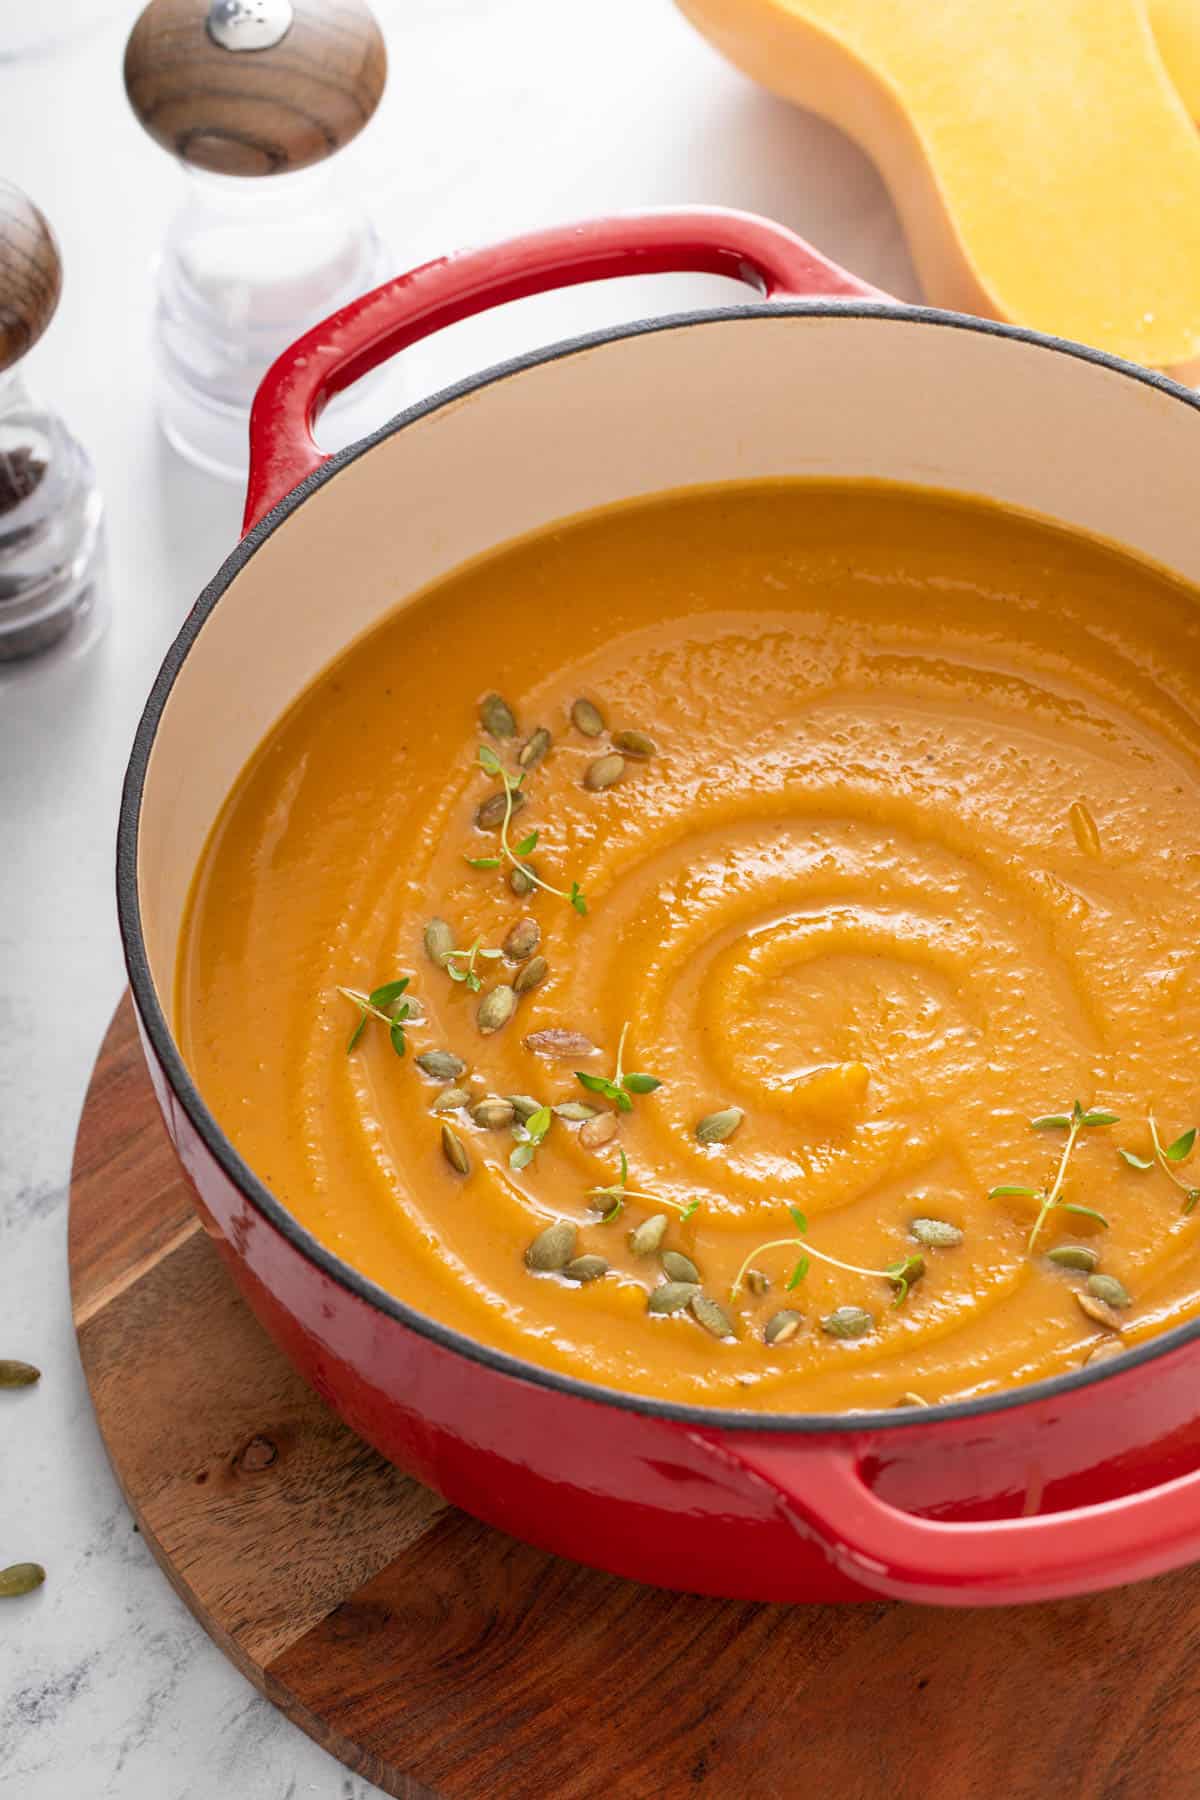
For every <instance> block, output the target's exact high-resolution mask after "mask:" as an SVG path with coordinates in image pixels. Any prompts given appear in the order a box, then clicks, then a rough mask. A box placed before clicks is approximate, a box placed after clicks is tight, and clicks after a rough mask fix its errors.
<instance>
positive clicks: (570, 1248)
mask: <svg viewBox="0 0 1200 1800" xmlns="http://www.w3.org/2000/svg"><path fill="white" fill-rule="evenodd" d="M578 1235H579V1230H578V1227H577V1226H575V1225H572V1224H571V1221H570V1220H569V1219H556V1220H555V1222H554V1224H553V1225H547V1226H546V1229H545V1230H544V1231H539V1232H538V1234H537V1236H536V1237H535V1238H534V1240H533V1242H532V1244H530V1246H529V1248H528V1250H526V1252H525V1261H526V1263H527V1265H528V1266H529V1268H531V1269H536V1270H537V1272H538V1273H539V1274H551V1273H554V1272H556V1271H557V1270H559V1269H565V1268H566V1266H567V1264H568V1263H569V1262H570V1260H571V1258H572V1257H573V1256H574V1254H575V1240H576V1238H577V1237H578Z"/></svg>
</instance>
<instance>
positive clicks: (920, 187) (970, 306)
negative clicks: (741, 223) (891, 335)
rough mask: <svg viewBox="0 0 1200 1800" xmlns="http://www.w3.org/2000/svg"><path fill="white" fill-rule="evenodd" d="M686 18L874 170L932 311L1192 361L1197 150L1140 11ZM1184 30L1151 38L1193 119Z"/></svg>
mask: <svg viewBox="0 0 1200 1800" xmlns="http://www.w3.org/2000/svg"><path fill="white" fill-rule="evenodd" d="M677 4H678V6H679V8H680V10H681V11H682V12H683V14H684V15H685V17H687V18H688V19H689V20H690V22H691V23H692V24H693V25H694V26H695V27H696V28H697V30H699V31H700V32H701V33H702V34H703V35H704V36H705V37H707V38H708V39H709V41H710V42H711V43H712V44H713V45H714V47H715V48H716V49H718V50H719V51H720V52H721V53H722V54H723V55H724V56H726V57H727V58H728V60H729V61H731V62H732V63H733V64H734V65H735V66H736V67H738V68H740V69H741V70H742V71H743V72H744V73H745V74H747V75H749V76H750V77H751V78H752V79H754V80H756V81H758V82H760V83H761V84H762V85H764V86H766V87H768V88H769V89H770V90H771V91H772V92H774V93H776V94H779V95H780V96H781V97H783V98H785V99H788V100H791V101H794V102H797V103H799V104H800V105H804V106H807V107H810V108H811V109H812V110H813V111H815V112H818V113H820V114H821V115H822V116H823V117H825V118H827V119H829V120H830V121H831V122H832V123H833V124H835V125H837V126H839V127H840V128H841V129H842V130H843V131H845V132H846V133H847V135H848V136H850V137H852V138H853V139H854V140H855V142H857V143H858V144H859V145H860V146H861V147H862V148H863V149H864V150H865V151H866V153H867V154H868V155H869V156H870V157H871V158H872V160H873V161H874V162H875V164H876V165H877V167H878V168H879V169H880V171H881V173H882V175H883V177H884V180H885V181H886V182H887V185H888V187H889V189H890V191H891V194H892V197H893V200H894V202H895V204H896V207H897V211H898V212H899V214H900V217H901V221H902V223H903V226H904V229H905V233H906V235H907V237H908V241H909V245H910V247H911V251H912V255H913V260H914V262H915V264H916V267H917V270H918V273H919V275H920V278H921V282H922V285H923V287H924V289H925V292H926V294H927V295H928V297H929V299H930V300H931V301H932V302H933V303H934V304H936V305H939V306H946V307H951V308H953V309H955V310H958V311H965V312H972V313H978V314H981V315H983V316H985V317H989V318H997V319H1005V320H1009V321H1011V322H1013V323H1016V324H1021V325H1027V326H1032V327H1033V328H1035V329H1037V330H1041V331H1046V332H1049V333H1050V334H1052V335H1054V336H1059V337H1066V338H1072V339H1075V340H1077V341H1080V342H1083V343H1088V344H1094V345H1096V346H1098V347H1100V348H1102V349H1105V350H1109V351H1112V352H1113V353H1115V354H1117V355H1120V356H1125V357H1128V358H1130V359H1131V360H1132V361H1135V362H1142V363H1149V364H1150V365H1152V366H1153V367H1157V368H1172V367H1178V366H1180V365H1188V364H1191V363H1194V362H1197V361H1200V135H1198V134H1197V131H1196V128H1195V125H1194V124H1193V122H1192V119H1191V117H1190V116H1189V112H1188V109H1187V107H1186V105H1185V103H1184V98H1183V97H1182V95H1181V93H1180V91H1179V90H1178V89H1177V88H1176V86H1175V85H1174V84H1173V82H1172V79H1171V77H1170V75H1168V73H1167V68H1166V65H1165V63H1164V61H1163V55H1162V54H1161V53H1160V49H1159V45H1158V43H1157V42H1156V39H1155V37H1154V35H1153V33H1152V31H1151V26H1150V22H1149V20H1148V18H1147V15H1146V12H1145V10H1144V8H1143V6H1142V5H1141V4H1139V0H1059V4H1057V5H1056V6H1047V5H1045V4H1044V0H1043V5H1042V6H1040V7H1039V6H1037V5H1034V4H1030V3H1029V0H929V4H927V5H926V6H925V7H923V8H921V9H911V8H901V7H899V6H896V5H894V4H892V3H891V0H677ZM1191 11H1192V8H1191V7H1190V5H1185V4H1184V3H1183V0H1160V19H1159V23H1160V25H1161V27H1162V29H1163V32H1164V41H1165V42H1166V43H1167V45H1168V46H1169V45H1171V44H1177V45H1178V46H1180V48H1179V49H1178V51H1177V55H1178V56H1179V57H1180V58H1183V57H1184V56H1185V53H1186V54H1187V55H1188V56H1190V57H1191V62H1190V63H1189V64H1188V65H1187V68H1188V69H1190V70H1192V71H1194V95H1195V98H1196V100H1197V102H1198V103H1200V28H1196V29H1194V30H1190V29H1189V17H1190V14H1191ZM956 33H957V34H958V38H959V41H960V49H959V52H958V54H957V56H956V57H955V58H953V59H951V58H949V57H948V56H947V54H946V44H947V43H948V42H950V41H952V40H953V39H954V37H955V34H956ZM1182 66H1183V64H1182V63H1181V67H1182ZM964 70H969V71H971V74H970V78H969V79H968V78H967V76H966V75H965V74H964V73H963V71H964ZM1191 91H1192V90H1191V89H1189V92H1191Z"/></svg>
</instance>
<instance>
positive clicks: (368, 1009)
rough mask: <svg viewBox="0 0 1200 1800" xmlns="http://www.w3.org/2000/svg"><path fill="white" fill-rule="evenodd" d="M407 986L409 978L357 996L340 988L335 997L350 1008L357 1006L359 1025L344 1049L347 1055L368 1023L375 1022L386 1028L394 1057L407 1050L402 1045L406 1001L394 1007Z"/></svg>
mask: <svg viewBox="0 0 1200 1800" xmlns="http://www.w3.org/2000/svg"><path fill="white" fill-rule="evenodd" d="M407 986H408V976H407V975H405V976H402V977H401V979H400V980H399V981H385V982H384V984H383V986H382V987H377V988H372V990H371V992H370V993H369V994H360V993H359V991H358V989H357V988H348V987H339V988H338V990H337V991H338V993H339V994H341V995H343V996H344V997H345V998H346V999H347V1000H349V1001H351V1002H352V1004H353V1005H355V1006H357V1007H358V1009H359V1011H358V1023H357V1025H355V1027H354V1030H353V1031H352V1032H351V1033H350V1041H349V1043H348V1044H347V1045H346V1055H347V1056H349V1055H350V1053H351V1051H352V1050H354V1049H355V1048H356V1047H357V1045H358V1040H359V1039H360V1038H361V1036H362V1034H363V1032H364V1031H365V1030H366V1029H367V1021H368V1019H378V1020H379V1022H380V1024H382V1025H386V1026H387V1028H388V1037H389V1038H390V1039H391V1044H392V1049H393V1050H394V1051H395V1052H396V1055H397V1056H403V1055H404V1052H405V1050H406V1048H407V1045H406V1044H405V1041H404V1021H405V1019H407V1017H408V1014H409V1005H408V1001H407V1000H405V1001H404V1002H403V1003H402V1004H401V1005H399V1006H397V1005H396V1002H397V1001H398V1000H399V999H400V996H401V994H402V993H403V992H404V990H405V988H406V987H407Z"/></svg>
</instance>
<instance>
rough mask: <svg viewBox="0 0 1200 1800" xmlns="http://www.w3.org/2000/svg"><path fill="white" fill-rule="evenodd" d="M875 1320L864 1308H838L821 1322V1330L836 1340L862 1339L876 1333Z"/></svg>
mask: <svg viewBox="0 0 1200 1800" xmlns="http://www.w3.org/2000/svg"><path fill="white" fill-rule="evenodd" d="M874 1329H875V1320H874V1318H873V1316H872V1315H871V1314H870V1313H869V1312H868V1311H867V1310H866V1308H865V1307H863V1306H838V1307H835V1308H834V1310H833V1312H831V1313H827V1314H826V1315H825V1317H824V1318H823V1319H822V1320H821V1330H822V1331H824V1332H826V1333H828V1335H829V1336H830V1337H835V1338H861V1337H866V1336H867V1334H868V1333H869V1332H872V1331H874Z"/></svg>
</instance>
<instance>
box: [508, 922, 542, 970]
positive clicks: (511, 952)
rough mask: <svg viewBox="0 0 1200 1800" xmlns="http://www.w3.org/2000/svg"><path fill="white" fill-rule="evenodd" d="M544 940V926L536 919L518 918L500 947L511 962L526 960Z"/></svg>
mask: <svg viewBox="0 0 1200 1800" xmlns="http://www.w3.org/2000/svg"><path fill="white" fill-rule="evenodd" d="M541 941H542V928H541V926H540V925H539V924H538V922H537V920H536V919H529V918H525V919H518V920H517V922H516V924H515V925H514V926H513V927H512V929H511V930H510V931H509V933H508V936H507V937H506V938H505V940H504V942H503V943H502V944H501V946H500V948H501V950H502V951H503V952H504V955H505V956H506V957H507V958H508V960H509V962H514V963H519V962H524V961H525V960H526V958H527V957H530V956H532V955H533V953H534V951H535V950H536V949H537V947H538V945H539V944H540V943H541Z"/></svg>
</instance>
